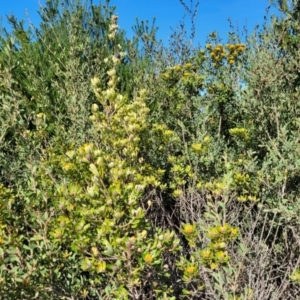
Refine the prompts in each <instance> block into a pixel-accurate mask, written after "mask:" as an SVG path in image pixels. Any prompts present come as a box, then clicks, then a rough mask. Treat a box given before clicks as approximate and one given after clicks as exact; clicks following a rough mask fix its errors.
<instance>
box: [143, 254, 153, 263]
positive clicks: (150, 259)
mask: <svg viewBox="0 0 300 300" xmlns="http://www.w3.org/2000/svg"><path fill="white" fill-rule="evenodd" d="M144 261H145V262H146V263H148V264H151V263H152V262H153V256H152V255H151V254H150V253H147V254H146V255H145V256H144Z"/></svg>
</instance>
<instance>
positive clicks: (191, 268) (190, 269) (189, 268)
mask: <svg viewBox="0 0 300 300" xmlns="http://www.w3.org/2000/svg"><path fill="white" fill-rule="evenodd" d="M196 271H197V268H196V267H195V266H187V267H186V269H185V273H187V274H189V275H193V274H194V273H195V272H196Z"/></svg>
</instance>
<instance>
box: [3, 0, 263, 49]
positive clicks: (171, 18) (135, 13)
mask: <svg viewBox="0 0 300 300" xmlns="http://www.w3.org/2000/svg"><path fill="white" fill-rule="evenodd" d="M196 1H197V0H193V2H196ZM1 2H2V3H1V6H0V16H1V17H2V25H4V26H5V25H6V22H5V15H9V14H10V13H11V12H12V13H13V14H14V15H15V16H16V17H18V18H19V19H22V18H24V19H27V18H28V17H29V19H30V20H31V21H32V22H33V23H34V24H35V25H38V22H39V16H38V14H37V10H38V8H39V3H45V0H15V1H4V0H2V1H1ZM94 2H95V3H98V0H95V1H94ZM185 2H186V3H187V4H188V5H189V4H190V0H185ZM111 4H112V5H116V6H117V8H116V13H117V14H118V15H119V25H120V26H121V27H122V29H125V30H126V32H127V35H128V37H131V36H132V35H133V33H132V30H131V27H132V26H133V25H134V24H135V19H136V17H138V18H139V20H149V21H152V19H153V17H156V25H157V26H158V27H159V31H158V37H159V38H160V39H162V40H163V41H164V42H165V43H167V41H168V38H169V36H170V34H171V33H172V29H171V28H173V29H175V28H176V26H178V25H179V22H180V20H183V17H184V15H185V11H184V8H183V7H182V5H181V4H180V1H179V0H111ZM268 4H269V2H268V0H209V1H207V0H200V5H199V11H198V15H197V20H196V37H195V42H196V43H197V42H200V43H201V44H202V45H203V43H204V42H205V40H206V37H207V35H208V34H209V33H210V32H212V31H214V30H215V31H217V32H218V33H219V35H220V37H221V38H223V40H224V42H226V40H227V33H228V31H230V27H229V23H228V18H230V19H231V21H232V23H233V25H234V26H238V27H239V28H240V29H242V28H243V27H244V26H245V25H246V27H247V28H248V30H249V32H252V30H253V28H254V27H255V26H256V25H257V24H262V23H263V20H264V16H265V12H266V7H267V6H268ZM26 11H27V12H28V13H29V15H28V16H27V15H26ZM184 20H185V21H186V23H187V24H189V18H188V16H186V18H185V19H184Z"/></svg>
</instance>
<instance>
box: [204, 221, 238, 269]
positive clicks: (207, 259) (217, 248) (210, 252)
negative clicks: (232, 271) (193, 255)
mask: <svg viewBox="0 0 300 300" xmlns="http://www.w3.org/2000/svg"><path fill="white" fill-rule="evenodd" d="M238 235H239V230H238V228H235V227H231V226H230V225H229V224H228V223H225V224H224V225H219V226H215V227H211V228H209V229H208V232H207V237H208V238H209V239H210V240H211V242H210V243H209V245H208V247H207V248H205V249H204V250H202V251H201V252H200V256H201V259H202V263H203V264H205V265H207V266H209V267H210V268H211V269H216V268H217V267H219V266H220V265H223V264H226V263H227V262H228V261H229V259H230V257H229V255H228V253H227V251H226V248H227V246H228V242H230V241H232V240H234V239H236V238H237V237H238Z"/></svg>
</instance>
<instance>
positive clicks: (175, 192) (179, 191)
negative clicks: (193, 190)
mask: <svg viewBox="0 0 300 300" xmlns="http://www.w3.org/2000/svg"><path fill="white" fill-rule="evenodd" d="M181 194H182V190H179V189H177V190H175V191H173V193H172V195H173V196H174V197H179V196H180V195H181Z"/></svg>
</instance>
